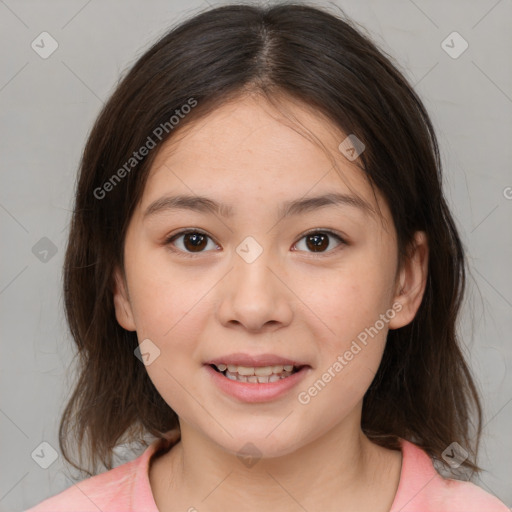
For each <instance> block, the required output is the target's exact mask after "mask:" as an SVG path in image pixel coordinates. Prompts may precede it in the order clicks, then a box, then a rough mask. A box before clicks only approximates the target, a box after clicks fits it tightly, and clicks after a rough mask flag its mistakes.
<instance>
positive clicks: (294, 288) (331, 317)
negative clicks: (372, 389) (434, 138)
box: [114, 98, 426, 456]
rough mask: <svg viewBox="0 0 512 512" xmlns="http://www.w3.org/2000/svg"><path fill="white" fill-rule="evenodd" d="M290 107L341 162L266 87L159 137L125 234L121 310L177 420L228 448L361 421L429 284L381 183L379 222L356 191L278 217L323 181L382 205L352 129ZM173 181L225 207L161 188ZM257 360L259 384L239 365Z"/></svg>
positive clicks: (303, 440)
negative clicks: (266, 97) (402, 244)
mask: <svg viewBox="0 0 512 512" xmlns="http://www.w3.org/2000/svg"><path fill="white" fill-rule="evenodd" d="M288 108H290V109H292V110H293V114H294V115H295V116H296V118H297V119H298V120H299V121H300V123H301V124H302V126H306V127H307V128H308V130H310V131H311V132H313V134H314V135H315V136H316V137H318V138H319V139H320V140H321V141H322V142H323V144H324V145H325V147H326V148H327V149H328V150H329V151H330V152H331V155H333V156H334V158H335V159H336V162H337V167H338V168H337V169H336V167H333V162H332V161H331V160H330V159H329V158H328V156H327V155H326V153H325V151H324V150H323V149H321V148H320V147H319V146H318V145H315V144H314V143H313V142H310V141H309V140H308V139H307V138H305V137H304V135H303V134H301V133H298V131H296V129H293V128H292V127H290V125H289V124H286V122H282V121H283V120H282V119H279V113H277V112H276V111H273V110H272V109H271V107H270V106H269V105H268V104H266V103H264V101H263V100H260V99H256V98H245V99H242V100H239V101H237V102H234V103H230V104H225V105H223V106H222V107H221V108H219V109H218V110H216V111H215V112H214V113H212V114H209V115H208V116H207V117H206V118H203V119H201V121H199V122H198V123H197V124H190V125H188V126H187V129H186V131H185V132H184V133H183V134H182V136H181V137H180V138H178V139H176V140H174V141H172V145H171V144H170V142H171V141H169V142H168V143H167V144H166V145H165V146H163V148H162V149H161V150H160V152H159V154H158V155H157V158H156V160H155V162H154V164H153V167H152V169H151V171H150V174H149V177H148V181H147V184H146V187H145V190H144V194H143V197H142V200H141V202H140V204H139V205H138V207H137V209H136V211H135V213H134V215H133V217H132V219H131V222H130V225H129V227H128V231H127V234H126V240H125V248H124V250H125V273H126V285H125V283H124V281H123V280H122V278H121V277H120V275H121V274H120V273H117V274H116V282H117V288H116V292H115V296H114V300H115V306H116V316H117V319H118V321H119V323H120V324H121V325H122V326H123V327H124V328H125V329H128V330H132V331H137V336H138V340H139V344H141V351H142V352H143V353H146V354H148V355H147V356H146V358H147V359H146V360H147V363H146V364H147V365H146V370H147V372H148V374H149V377H150V378H151V380H152V382H153V383H154V385H155V387H156V388H157V390H158V392H159V393H160V395H161V396H162V397H163V399H164V400H165V401H166V402H167V404H168V405H169V407H171V408H172V409H173V410H174V411H176V413H177V414H178V416H179V417H180V423H181V426H182V430H183V429H184V428H191V429H193V430H194V431H195V432H198V433H200V434H201V435H203V436H204V438H205V439H208V440H211V441H212V442H214V443H215V444H216V445H218V446H220V447H222V448H223V449H225V450H226V451H229V452H232V453H238V452H239V450H240V449H241V448H242V447H243V446H244V445H246V443H248V442H250V443H252V444H253V445H255V446H256V447H257V449H258V450H259V452H260V453H261V454H263V456H279V455H285V454H288V453H291V452H292V451H294V450H297V449H299V448H300V447H301V446H305V445H306V444H308V443H310V442H312V441H314V440H316V439H318V438H320V437H321V436H324V435H327V434H328V433H336V432H337V431H341V430H342V429H347V428H354V426H356V427H357V428H358V427H359V424H360V407H361V403H362V399H363V396H364V393H365V392H366V390H367V389H368V387H369V385H370V384H371V382H372V380H373V377H374V375H375V373H376V371H377V369H378V366H379V363H380V361H381V357H382V353H383V350H384V347H385V342H386V335H387V332H388V330H389V329H393V328H398V327H400V326H402V325H405V324H407V323H409V322H410V321H411V320H412V318H413V316H414V314H415V311H416V309H417V307H418V306H419V302H420V300H421V295H422V292H423V285H424V277H425V275H424V274H422V273H421V269H423V271H424V269H425V268H426V267H425V265H426V259H425V258H423V259H421V258H420V259H416V260H415V262H413V264H411V266H409V267H404V270H403V271H401V272H399V273H398V274H396V270H397V247H396V233H395V230H394V226H393V221H392V218H391V214H390V211H389V209H388V206H387V205H386V203H385V201H384V199H383V198H382V197H381V196H380V195H378V196H377V199H378V201H379V206H380V210H381V213H382V215H383V216H384V220H382V219H381V218H379V217H378V216H377V215H376V214H374V213H373V214H372V213H371V211H369V210H367V209H365V208H364V207H362V206H361V205H358V204H357V203H356V202H354V201H353V202H350V201H349V200H345V201H342V202H338V203H331V204H328V203H329V202H328V201H326V200H324V201H316V202H309V207H308V203H305V204H302V208H300V207H298V206H297V205H295V207H291V208H289V209H288V210H286V215H284V216H283V215H282V213H283V212H285V210H284V208H285V206H286V205H288V206H290V203H291V202H293V201H304V200H307V199H311V198H314V197H315V198H316V197H318V196H324V195H326V194H339V195H344V196H350V197H355V196H356V195H357V196H358V197H359V198H360V199H361V200H363V202H366V203H367V204H368V205H370V206H371V207H372V208H373V209H377V203H376V202H375V198H374V196H373V192H372V189H371V187H370V185H369V184H368V183H367V181H366V179H365V178H364V176H363V174H362V172H361V171H360V170H359V169H358V168H357V167H356V166H355V165H354V162H352V161H350V160H348V159H347V158H345V156H344V155H343V154H342V153H341V152H340V150H339V149H338V145H339V144H340V142H341V141H342V140H343V139H344V138H345V135H343V134H342V133H340V132H339V130H337V129H336V127H335V126H333V125H332V124H330V123H329V122H328V121H326V120H325V119H324V118H322V117H319V116H318V115H317V114H315V113H312V112H310V111H308V110H305V109H304V108H302V107H301V106H300V105H297V104H292V103H289V105H288ZM178 195H187V196H192V198H194V197H195V198H196V199H197V196H204V197H207V198H209V199H210V200H211V201H215V202H217V203H221V204H222V205H223V206H222V207H221V208H220V209H219V210H217V211H210V209H209V208H207V207H205V206H204V204H203V205H202V206H201V205H200V204H199V205H198V203H196V207H195V208H192V205H193V203H192V201H188V202H187V201H185V202H182V203H181V205H179V204H177V201H171V200H167V201H166V200H163V198H169V197H171V196H178ZM209 204H210V205H211V204H212V203H209ZM187 205H188V207H187ZM383 222H384V224H383ZM184 231H190V232H189V233H183V232H184ZM420 241H421V239H420ZM401 288H403V289H405V293H404V292H403V290H402V292H403V293H402V294H400V292H399V291H400V289H401ZM407 290H411V293H410V294H409V293H408V292H407ZM212 362H215V363H216V367H217V370H223V369H224V366H223V364H224V365H227V364H228V363H229V364H231V365H233V368H232V370H233V371H232V372H230V374H229V375H230V376H231V377H234V379H241V380H246V379H247V381H246V382H239V381H238V380H232V379H231V378H229V377H228V376H225V375H224V374H222V373H220V372H219V371H217V370H215V369H214V368H213V367H212V366H210V363H212ZM289 365H290V366H293V369H291V372H288V371H287V370H290V366H289ZM274 366H275V368H273V367H274ZM240 367H241V368H240ZM269 367H270V370H269ZM228 371H229V368H228ZM269 371H272V372H273V375H274V377H273V378H270V377H268V375H267V377H266V378H263V379H258V376H259V377H265V374H268V372H269ZM283 372H286V373H283ZM251 373H252V374H255V375H252V377H254V378H253V379H252V380H253V381H254V380H255V379H256V381H257V382H251V379H250V378H249V377H247V376H245V377H243V376H242V377H240V376H239V375H241V374H251ZM289 373H290V374H289ZM288 375H289V376H288ZM276 376H277V377H278V379H276ZM266 379H268V380H271V381H272V382H268V383H266V382H265V380H266ZM274 380H275V382H274Z"/></svg>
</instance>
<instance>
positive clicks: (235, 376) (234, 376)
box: [224, 370, 292, 384]
mask: <svg viewBox="0 0 512 512" xmlns="http://www.w3.org/2000/svg"><path fill="white" fill-rule="evenodd" d="M291 374H292V373H291V372H281V373H279V374H275V373H272V374H271V375H241V374H240V373H231V372H230V371H229V370H227V371H226V373H225V374H224V375H225V376H226V377H227V378H228V379H231V380H237V381H239V382H252V383H260V384H268V383H269V382H277V381H278V380H281V379H284V378H286V377H289V376H290V375H291Z"/></svg>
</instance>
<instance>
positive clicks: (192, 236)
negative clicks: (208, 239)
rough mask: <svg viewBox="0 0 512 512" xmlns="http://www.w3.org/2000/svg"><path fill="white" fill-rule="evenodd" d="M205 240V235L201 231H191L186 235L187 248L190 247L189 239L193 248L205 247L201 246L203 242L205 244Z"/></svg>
mask: <svg viewBox="0 0 512 512" xmlns="http://www.w3.org/2000/svg"><path fill="white" fill-rule="evenodd" d="M204 240H205V236H204V235H202V234H201V233H189V234H187V235H185V246H186V247H187V249H189V247H188V246H187V241H191V242H192V249H202V248H203V247H202V246H201V243H203V244H204Z"/></svg>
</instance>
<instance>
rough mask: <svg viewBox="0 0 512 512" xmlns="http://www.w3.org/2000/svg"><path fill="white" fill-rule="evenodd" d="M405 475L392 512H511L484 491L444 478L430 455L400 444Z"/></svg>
mask: <svg viewBox="0 0 512 512" xmlns="http://www.w3.org/2000/svg"><path fill="white" fill-rule="evenodd" d="M401 445H402V457H403V458H402V472H401V475H400V483H399V486H398V490H397V493H396V496H395V500H394V502H393V506H392V510H391V512H398V511H401V512H417V511H419V510H421V512H510V509H509V508H508V507H507V506H506V505H505V504H504V503H503V502H501V501H500V500H499V499H498V498H496V496H494V495H492V494H490V493H488V492H486V491H485V490H484V489H482V488H481V487H479V486H477V485H475V484H473V483H471V482H465V481H460V480H453V479H449V478H444V477H442V476H441V475H440V474H439V473H438V472H437V471H436V470H435V468H434V465H433V463H432V459H431V458H430V457H429V455H428V454H427V453H426V452H425V451H424V450H422V449H421V448H420V447H418V446H416V445H415V444H413V443H411V442H408V441H405V440H401Z"/></svg>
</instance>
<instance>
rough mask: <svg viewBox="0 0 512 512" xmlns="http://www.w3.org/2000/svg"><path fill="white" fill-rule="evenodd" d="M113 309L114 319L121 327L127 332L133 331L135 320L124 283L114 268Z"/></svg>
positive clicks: (122, 277)
mask: <svg viewBox="0 0 512 512" xmlns="http://www.w3.org/2000/svg"><path fill="white" fill-rule="evenodd" d="M114 282H115V285H114V308H115V311H116V318H117V321H118V322H119V325H120V326H121V327H124V328H125V329H126V330H127V331H135V330H136V327H135V320H134V318H133V312H132V307H131V304H130V298H129V296H128V293H127V287H126V282H125V280H124V276H122V275H121V272H120V270H119V269H118V268H117V267H116V268H115V270H114Z"/></svg>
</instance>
